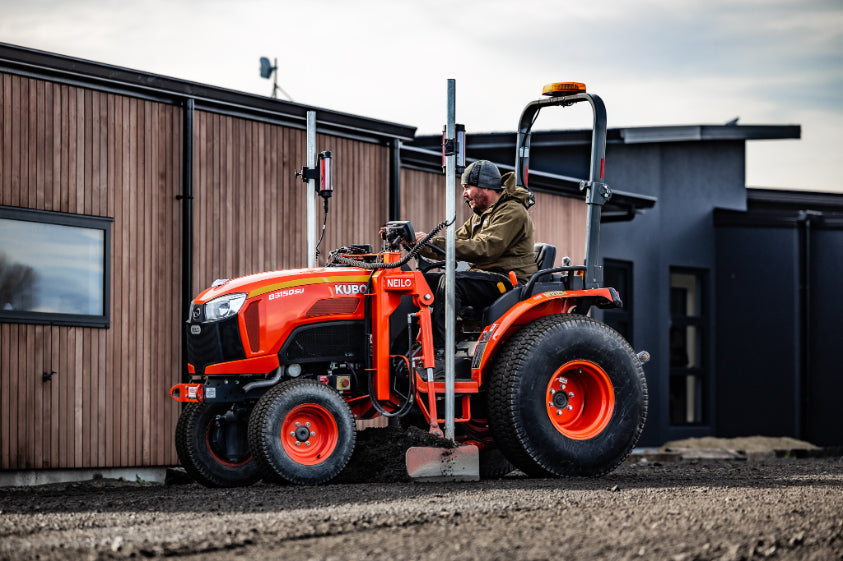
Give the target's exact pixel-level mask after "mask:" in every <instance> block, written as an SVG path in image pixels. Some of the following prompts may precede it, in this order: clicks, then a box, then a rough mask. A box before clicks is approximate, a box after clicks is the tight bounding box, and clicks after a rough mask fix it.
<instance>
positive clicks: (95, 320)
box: [0, 207, 112, 327]
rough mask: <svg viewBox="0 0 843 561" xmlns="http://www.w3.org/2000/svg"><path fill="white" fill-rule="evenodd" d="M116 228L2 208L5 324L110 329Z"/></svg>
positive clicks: (93, 220)
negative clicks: (111, 265)
mask: <svg viewBox="0 0 843 561" xmlns="http://www.w3.org/2000/svg"><path fill="white" fill-rule="evenodd" d="M111 222H112V220H111V219H110V218H98V217H92V216H82V215H77V214H62V213H56V212H47V211H35V210H27V209H20V208H10V207H0V321H2V322H20V323H44V324H57V325H80V326H91V327H108V323H109V309H108V306H109V293H108V279H109V258H108V256H109V253H110V244H111Z"/></svg>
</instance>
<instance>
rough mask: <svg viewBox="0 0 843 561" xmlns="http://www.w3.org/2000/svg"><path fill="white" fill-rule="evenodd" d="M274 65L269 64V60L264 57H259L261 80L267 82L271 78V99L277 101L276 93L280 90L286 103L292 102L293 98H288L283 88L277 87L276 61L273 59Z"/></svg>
mask: <svg viewBox="0 0 843 561" xmlns="http://www.w3.org/2000/svg"><path fill="white" fill-rule="evenodd" d="M273 60H274V61H275V64H274V65H272V64H269V59H268V58H266V57H265V56H262V57H261V78H266V79H267V80H268V79H269V78H270V77H272V97H274V98H275V99H278V91H279V90H281V93H282V94H284V97H286V98H287V101H293V98H292V97H290V94H288V93H287V92H285V91H284V88H282V87H281V86H279V85H278V59H277V58H276V59H273Z"/></svg>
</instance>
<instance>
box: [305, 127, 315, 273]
mask: <svg viewBox="0 0 843 561" xmlns="http://www.w3.org/2000/svg"><path fill="white" fill-rule="evenodd" d="M315 167H316V111H308V112H307V168H308V169H313V168H315ZM316 196H317V193H316V180H315V179H308V180H307V266H308V267H309V268H311V267H315V266H316Z"/></svg>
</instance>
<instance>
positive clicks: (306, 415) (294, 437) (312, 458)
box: [281, 403, 339, 466]
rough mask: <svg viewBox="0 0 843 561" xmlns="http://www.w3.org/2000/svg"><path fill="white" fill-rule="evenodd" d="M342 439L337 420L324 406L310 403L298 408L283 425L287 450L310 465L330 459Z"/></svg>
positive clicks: (285, 419)
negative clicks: (340, 438)
mask: <svg viewBox="0 0 843 561" xmlns="http://www.w3.org/2000/svg"><path fill="white" fill-rule="evenodd" d="M338 440H339V429H338V428H337V422H336V420H335V419H334V417H333V415H331V413H330V412H328V410H327V409H325V408H324V407H322V406H321V405H315V404H312V403H306V404H303V405H299V406H297V407H295V408H294V409H293V410H292V411H290V412H289V413H288V414H287V416H286V417H285V418H284V423H283V424H282V426H281V443H282V444H283V445H284V451H285V452H286V453H287V455H288V456H289V457H290V458H292V459H293V460H294V461H296V462H298V463H300V464H303V465H307V466H314V465H317V464H320V463H322V462H324V461H325V460H326V459H328V458H329V457H330V455H331V454H332V453H333V451H334V449H335V448H336V447H337V441H338Z"/></svg>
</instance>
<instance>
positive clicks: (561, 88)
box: [542, 82, 585, 97]
mask: <svg viewBox="0 0 843 561" xmlns="http://www.w3.org/2000/svg"><path fill="white" fill-rule="evenodd" d="M578 93H585V84H583V83H582V82H553V83H552V84H547V85H545V86H544V87H543V88H542V95H548V96H552V97H557V96H561V95H574V94H578Z"/></svg>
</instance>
